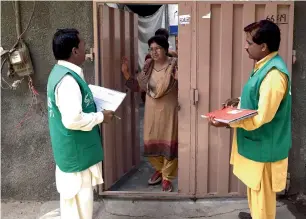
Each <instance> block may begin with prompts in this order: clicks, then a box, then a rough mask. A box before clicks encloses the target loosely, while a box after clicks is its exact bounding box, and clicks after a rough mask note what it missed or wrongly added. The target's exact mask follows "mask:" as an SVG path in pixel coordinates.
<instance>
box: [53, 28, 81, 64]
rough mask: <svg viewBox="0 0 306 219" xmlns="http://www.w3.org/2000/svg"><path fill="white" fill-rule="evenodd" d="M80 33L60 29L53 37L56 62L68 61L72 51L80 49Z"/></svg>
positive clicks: (74, 30)
mask: <svg viewBox="0 0 306 219" xmlns="http://www.w3.org/2000/svg"><path fill="white" fill-rule="evenodd" d="M78 34H79V31H78V30H76V29H73V28H70V29H69V28H66V29H58V30H57V31H56V33H55V34H54V36H53V41H52V48H53V55H54V57H55V59H56V60H67V59H69V58H70V56H71V52H72V49H73V48H74V47H75V48H78V47H79V43H80V39H79V36H78Z"/></svg>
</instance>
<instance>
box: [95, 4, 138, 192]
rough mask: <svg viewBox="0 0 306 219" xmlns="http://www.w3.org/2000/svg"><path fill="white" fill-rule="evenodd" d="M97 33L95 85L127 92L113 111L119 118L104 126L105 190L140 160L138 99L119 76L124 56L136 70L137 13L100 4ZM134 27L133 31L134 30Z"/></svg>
mask: <svg viewBox="0 0 306 219" xmlns="http://www.w3.org/2000/svg"><path fill="white" fill-rule="evenodd" d="M96 16H97V18H98V22H97V27H96V28H97V29H98V33H97V34H96V35H97V36H96V38H97V40H96V43H97V45H96V46H97V47H98V48H97V49H96V52H97V53H96V56H97V57H96V59H95V60H96V62H97V63H96V66H97V65H98V67H97V68H96V70H98V73H96V78H101V80H97V84H99V85H102V86H104V87H107V88H111V89H116V90H119V91H122V92H126V93H127V97H126V99H125V100H124V102H123V104H122V106H120V107H119V109H118V110H117V112H116V115H118V116H119V117H121V118H122V119H121V120H118V119H115V120H114V121H113V122H112V123H110V124H107V125H103V128H102V133H103V148H104V161H103V177H104V181H105V184H104V186H105V187H104V189H108V188H110V187H111V186H112V185H113V184H114V183H115V182H116V181H118V180H119V179H120V178H121V177H122V176H123V175H124V174H126V173H127V172H129V171H130V170H131V169H132V168H133V167H134V166H136V165H138V164H139V162H140V154H139V150H140V148H139V125H136V124H137V123H138V121H139V118H138V115H137V114H138V102H137V100H136V98H135V96H136V95H134V94H132V93H131V92H130V91H129V90H128V89H126V87H125V85H124V82H125V81H124V79H123V77H122V75H121V67H120V66H121V58H122V57H123V56H127V57H128V58H129V60H130V69H131V72H132V73H134V72H135V70H136V69H137V53H138V49H137V48H138V44H137V40H138V32H137V31H136V30H137V25H138V23H137V22H138V19H137V15H135V14H134V13H129V12H126V11H120V10H118V9H114V8H109V7H107V6H105V5H99V6H98V10H97V14H96ZM135 28H136V30H135Z"/></svg>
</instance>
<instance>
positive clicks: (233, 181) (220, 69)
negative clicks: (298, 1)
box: [179, 1, 294, 197]
mask: <svg viewBox="0 0 306 219" xmlns="http://www.w3.org/2000/svg"><path fill="white" fill-rule="evenodd" d="M195 7H196V12H195V14H194V16H193V17H192V18H191V19H194V20H195V21H194V22H195V23H197V28H196V31H195V32H194V33H193V34H194V35H195V39H192V40H195V41H196V45H197V46H196V53H197V64H196V71H195V72H193V75H192V76H191V77H195V78H196V79H195V80H196V88H197V92H198V94H199V102H198V107H197V112H196V116H195V117H196V124H195V126H196V153H195V156H196V179H195V182H196V196H197V197H203V196H232V195H239V196H244V195H245V192H246V189H245V187H244V185H243V184H242V183H241V182H240V181H238V179H237V178H236V177H235V176H234V175H233V174H232V167H231V166H230V165H229V160H230V152H231V143H232V133H230V131H229V130H227V129H217V128H214V127H209V126H208V125H207V122H206V121H205V120H203V119H201V117H200V115H201V114H203V113H206V112H209V111H211V110H215V109H218V108H220V105H221V103H222V102H223V101H224V100H226V99H227V98H229V97H238V96H240V93H241V89H242V85H243V84H244V83H245V82H246V80H247V78H248V77H249V73H250V71H251V70H252V67H253V61H252V60H250V59H249V58H248V55H247V54H246V52H245V51H244V43H245V38H244V32H243V28H244V27H245V26H246V25H248V24H250V23H252V22H254V21H258V20H261V19H271V20H272V21H274V22H276V23H277V24H278V25H279V27H280V29H281V38H282V40H281V46H280V55H281V56H282V57H283V58H284V59H285V60H286V62H287V65H288V69H289V71H290V72H291V65H292V44H293V16H294V14H293V13H294V3H293V2H264V1H263V2H198V3H197V5H196V6H195ZM181 47H182V46H181V45H180V47H179V48H181ZM180 58H181V57H180ZM193 86H194V85H193ZM191 124H192V125H193V123H191Z"/></svg>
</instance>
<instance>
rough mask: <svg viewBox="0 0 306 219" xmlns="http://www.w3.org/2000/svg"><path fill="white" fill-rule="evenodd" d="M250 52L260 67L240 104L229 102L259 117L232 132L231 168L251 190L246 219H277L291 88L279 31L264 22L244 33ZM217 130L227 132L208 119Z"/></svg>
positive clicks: (284, 174) (288, 140)
mask: <svg viewBox="0 0 306 219" xmlns="http://www.w3.org/2000/svg"><path fill="white" fill-rule="evenodd" d="M244 31H245V33H246V45H245V49H246V51H247V53H248V54H249V57H250V58H251V59H253V60H255V61H256V64H255V66H254V69H253V71H252V72H251V74H250V77H249V79H248V81H247V82H246V84H245V85H244V87H243V90H242V95H241V97H240V98H234V99H230V100H228V101H226V103H225V106H228V105H233V106H237V105H238V108H243V109H253V110H257V111H258V115H256V116H254V117H252V118H248V119H245V120H242V121H239V122H236V123H234V124H231V125H230V126H231V127H232V128H234V137H233V145H232V154H231V161H230V162H231V164H232V165H233V172H234V174H235V175H236V176H237V177H238V178H239V179H240V180H241V181H242V182H243V183H244V184H245V185H246V186H247V194H248V203H249V207H250V212H251V214H248V213H245V212H240V214H239V218H242V219H251V218H253V219H275V216H276V193H277V192H280V191H282V190H283V189H285V186H286V178H287V169H288V154H289V150H290V148H291V85H290V84H291V83H290V75H289V72H288V70H287V67H286V64H285V62H284V61H283V59H282V58H281V57H280V56H279V55H278V49H279V45H280V30H279V27H278V26H277V25H276V24H274V23H273V22H271V21H268V20H262V21H259V22H255V23H252V24H250V25H248V26H247V27H245V28H244ZM209 121H210V124H211V125H213V126H215V127H226V126H227V125H226V124H222V123H219V122H217V121H215V120H214V118H209Z"/></svg>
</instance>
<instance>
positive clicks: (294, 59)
mask: <svg viewBox="0 0 306 219" xmlns="http://www.w3.org/2000/svg"><path fill="white" fill-rule="evenodd" d="M295 62H296V51H295V50H292V64H295Z"/></svg>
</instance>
